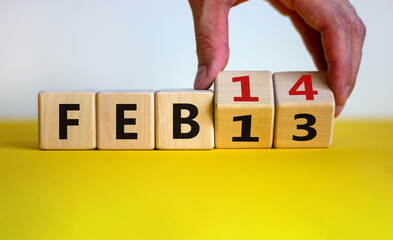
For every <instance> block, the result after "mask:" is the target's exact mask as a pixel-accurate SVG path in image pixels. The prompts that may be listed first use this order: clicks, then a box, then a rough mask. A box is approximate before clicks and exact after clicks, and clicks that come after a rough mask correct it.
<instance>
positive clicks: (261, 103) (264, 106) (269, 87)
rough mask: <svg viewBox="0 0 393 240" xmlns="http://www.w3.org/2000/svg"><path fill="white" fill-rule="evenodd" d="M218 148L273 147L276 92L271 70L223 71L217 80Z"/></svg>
mask: <svg viewBox="0 0 393 240" xmlns="http://www.w3.org/2000/svg"><path fill="white" fill-rule="evenodd" d="M214 111H215V112H214V114H215V139H216V148H271V147H272V143H273V121H274V95H273V82H272V75H271V73H270V72H268V71H254V72H246V71H238V72H234V71H224V72H220V73H219V74H218V76H217V77H216V80H215V82H214Z"/></svg>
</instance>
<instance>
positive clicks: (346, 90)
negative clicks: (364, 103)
mask: <svg viewBox="0 0 393 240" xmlns="http://www.w3.org/2000/svg"><path fill="white" fill-rule="evenodd" d="M344 94H345V98H346V99H348V98H349V86H347V87H346V88H345V92H344Z"/></svg>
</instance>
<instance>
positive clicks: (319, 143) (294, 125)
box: [273, 72, 335, 148]
mask: <svg viewBox="0 0 393 240" xmlns="http://www.w3.org/2000/svg"><path fill="white" fill-rule="evenodd" d="M273 82H274V92H275V96H276V121H275V132H274V146H275V147H277V148H317V147H329V146H330V145H331V141H332V131H333V119H334V106H335V103H334V96H333V92H332V90H331V89H330V87H329V86H328V83H327V78H326V72H281V73H275V74H274V75H273Z"/></svg>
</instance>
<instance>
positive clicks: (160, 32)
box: [0, 0, 393, 118]
mask: <svg viewBox="0 0 393 240" xmlns="http://www.w3.org/2000/svg"><path fill="white" fill-rule="evenodd" d="M352 4H353V5H354V6H355V8H356V10H357V11H358V13H359V15H360V16H361V18H362V19H363V20H364V22H365V24H366V26H367V30H368V34H367V39H366V43H365V47H364V55H363V62H362V66H361V69H360V73H359V76H358V81H357V85H356V87H355V91H354V92H353V94H352V96H351V98H350V99H349V102H348V104H347V106H346V108H345V110H344V113H343V116H362V117H376V116H382V117H386V116H390V117H391V116H393V94H392V92H393V79H392V76H393V64H392V63H393V61H392V59H393V46H392V45H393V27H392V24H393V13H392V9H393V1H391V0H375V1H370V0H352ZM229 23H230V27H229V30H230V48H231V56H230V60H229V64H228V66H227V68H226V69H227V70H270V71H272V72H278V71H299V70H302V71H303V70H315V67H314V65H313V62H312V60H311V57H310V56H309V54H308V52H307V51H306V49H305V47H304V46H303V43H302V41H301V39H300V37H299V35H298V34H297V32H296V31H295V30H294V28H293V26H292V25H291V23H290V22H289V20H288V19H287V18H285V17H283V16H281V15H280V14H279V13H278V12H277V11H276V10H274V9H273V8H272V7H271V6H270V5H269V4H268V3H266V2H264V1H262V0H251V1H249V2H247V3H244V4H241V5H240V6H238V7H235V8H233V9H232V10H231V13H230V17H229ZM196 67H197V58H196V54H195V41H194V29H193V22H192V15H191V10H190V8H189V5H188V2H187V1H186V0H128V1H126V0H0V117H2V118H4V117H7V118H8V117H36V116H37V94H38V92H39V91H40V90H52V89H60V90H75V89H98V90H103V89H140V88H148V89H159V88H191V87H192V86H193V81H194V76H195V71H196Z"/></svg>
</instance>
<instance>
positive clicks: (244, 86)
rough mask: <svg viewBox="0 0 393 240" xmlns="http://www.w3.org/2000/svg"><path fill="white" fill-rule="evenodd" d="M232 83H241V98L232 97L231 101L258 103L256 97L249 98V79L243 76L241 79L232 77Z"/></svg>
mask: <svg viewBox="0 0 393 240" xmlns="http://www.w3.org/2000/svg"><path fill="white" fill-rule="evenodd" d="M232 82H240V83H241V86H240V87H241V90H242V96H241V97H234V98H233V100H234V101H235V102H258V101H259V98H258V97H251V96H250V95H251V94H250V77H249V76H243V77H234V78H232Z"/></svg>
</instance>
